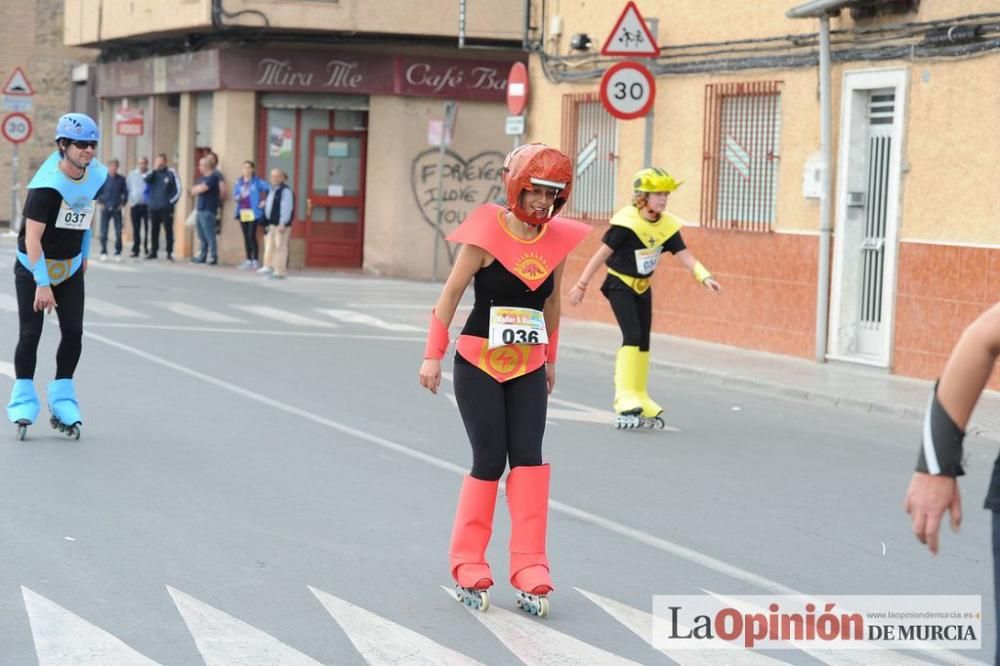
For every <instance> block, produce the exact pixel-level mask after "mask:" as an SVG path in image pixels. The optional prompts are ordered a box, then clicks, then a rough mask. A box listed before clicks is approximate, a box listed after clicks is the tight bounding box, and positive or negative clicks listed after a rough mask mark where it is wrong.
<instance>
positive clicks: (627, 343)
mask: <svg viewBox="0 0 1000 666" xmlns="http://www.w3.org/2000/svg"><path fill="white" fill-rule="evenodd" d="M608 279H609V280H610V279H611V276H608ZM614 279H615V281H616V282H618V281H619V280H618V279H617V278H614ZM601 291H602V292H603V293H604V296H605V297H606V298H607V299H608V302H610V303H611V310H612V311H613V312H614V313H615V319H617V320H618V327H619V328H621V329H622V346H623V347H638V348H639V351H649V329H650V327H651V326H652V324H653V290H652V289H647V290H646V291H644V292H643V293H641V294H637V293H635V292H634V291H632V290H631V289H628V288H625V289H608V288H606V285H605V287H602V288H601Z"/></svg>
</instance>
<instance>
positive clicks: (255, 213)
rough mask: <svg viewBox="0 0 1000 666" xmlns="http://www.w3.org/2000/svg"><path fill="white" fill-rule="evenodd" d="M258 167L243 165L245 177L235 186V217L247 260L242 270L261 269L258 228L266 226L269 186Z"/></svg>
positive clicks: (250, 164) (246, 163) (247, 162)
mask: <svg viewBox="0 0 1000 666" xmlns="http://www.w3.org/2000/svg"><path fill="white" fill-rule="evenodd" d="M255 169H256V166H255V165H254V163H253V162H251V161H250V160H247V161H245V162H244V163H243V175H241V176H240V177H239V178H238V179H237V180H236V184H235V185H233V200H234V201H235V202H236V211H235V212H234V213H233V217H234V218H235V219H236V220H237V221H238V222H239V223H240V229H241V230H242V232H243V247H244V249H245V250H246V254H247V258H246V261H244V262H243V263H242V264H240V265H239V268H240V269H241V270H245V271H253V270H257V269H258V268H260V246H259V244H258V243H257V228H258V227H259V226H263V224H264V199H265V197H266V196H267V193H268V190H270V187H268V184H267V183H265V182H264V181H263V180H262V179H260V178H258V177H257V173H256V170H255Z"/></svg>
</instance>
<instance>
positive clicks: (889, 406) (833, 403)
mask: <svg viewBox="0 0 1000 666" xmlns="http://www.w3.org/2000/svg"><path fill="white" fill-rule="evenodd" d="M560 347H562V348H563V349H570V350H572V351H575V352H582V353H585V354H594V355H599V356H602V357H614V355H615V354H614V352H609V351H606V350H604V349H598V348H594V347H588V346H585V345H579V344H573V343H569V344H567V343H563V344H561V345H560ZM651 363H652V365H654V366H655V367H657V368H660V369H662V370H667V371H670V372H672V373H673V374H676V375H679V376H687V377H697V378H698V379H702V380H705V381H708V382H711V383H714V384H719V385H722V386H727V387H732V388H737V389H741V390H745V391H753V392H756V393H765V394H767V395H773V396H778V397H782V398H792V399H795V400H802V401H805V402H811V403H814V404H822V405H826V406H829V407H838V408H843V409H850V410H852V411H856V412H861V413H865V414H874V415H876V416H882V417H885V418H890V419H896V420H902V421H907V422H912V423H919V422H920V421H921V420H922V419H923V417H924V412H923V410H922V409H914V408H912V407H909V406H905V405H900V404H897V403H891V402H880V401H873V400H864V399H858V398H854V397H851V396H848V395H843V394H839V393H833V392H830V391H820V390H816V389H808V388H803V387H801V386H796V385H793V384H782V383H780V382H774V381H768V380H764V379H753V378H751V377H745V376H741V375H734V374H731V373H726V372H720V371H717V370H710V369H708V368H703V367H699V366H693V365H685V364H683V363H677V362H673V361H663V360H657V359H652V360H651ZM967 434H969V435H973V436H976V437H981V438H983V439H989V440H992V441H997V442H1000V430H998V429H996V428H994V427H990V426H987V425H983V424H981V423H977V422H976V420H975V419H973V421H972V422H971V423H970V424H969V427H968V432H967Z"/></svg>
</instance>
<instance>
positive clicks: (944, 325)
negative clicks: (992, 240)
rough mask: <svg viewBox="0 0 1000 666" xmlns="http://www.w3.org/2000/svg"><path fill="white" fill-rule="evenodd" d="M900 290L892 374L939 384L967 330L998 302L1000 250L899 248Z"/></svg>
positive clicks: (996, 385) (998, 383) (998, 384)
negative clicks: (945, 367)
mask: <svg viewBox="0 0 1000 666" xmlns="http://www.w3.org/2000/svg"><path fill="white" fill-rule="evenodd" d="M898 285H899V287H898V289H897V295H896V324H895V334H894V340H893V346H894V352H893V371H894V372H896V373H898V374H901V375H909V376H912V377H925V378H928V379H931V378H935V377H937V376H938V375H940V374H941V370H942V369H943V368H944V363H945V361H946V360H947V359H948V354H950V353H951V349H952V347H954V346H955V343H956V342H958V338H959V336H960V335H961V334H962V331H963V330H964V329H965V327H966V326H968V325H969V324H970V323H972V320H974V319H975V318H976V317H977V316H979V314H980V313H982V312H983V311H984V310H986V309H987V308H988V307H990V306H991V305H993V304H994V303H996V302H998V301H1000V250H998V249H996V248H986V247H963V246H957V245H938V244H931V243H907V242H903V243H900V245H899V280H898ZM989 388H992V389H1000V378H998V377H997V376H996V375H994V377H993V379H992V380H991V381H990V384H989Z"/></svg>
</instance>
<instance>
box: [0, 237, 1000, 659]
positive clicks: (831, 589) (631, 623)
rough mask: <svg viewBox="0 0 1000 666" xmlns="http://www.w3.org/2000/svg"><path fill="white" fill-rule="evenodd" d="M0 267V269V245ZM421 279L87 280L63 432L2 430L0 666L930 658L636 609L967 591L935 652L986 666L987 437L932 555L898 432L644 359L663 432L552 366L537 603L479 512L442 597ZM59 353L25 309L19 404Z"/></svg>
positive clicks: (7, 302) (10, 322)
mask: <svg viewBox="0 0 1000 666" xmlns="http://www.w3.org/2000/svg"><path fill="white" fill-rule="evenodd" d="M0 254H2V255H3V261H4V262H5V265H8V266H9V265H10V263H11V257H12V245H11V244H10V241H9V239H5V241H4V242H3V244H2V245H0ZM7 275H8V278H7V279H5V280H2V281H0V350H4V349H6V350H7V351H6V352H2V351H0V369H2V368H6V371H5V372H6V373H7V374H10V373H12V365H11V364H12V362H13V349H14V345H15V342H16V331H17V318H16V306H15V305H14V301H13V277H12V276H11V275H10V274H9V273H7ZM437 289H438V286H436V285H431V284H422V283H407V282H401V281H389V280H379V279H374V278H366V277H360V276H344V275H339V276H338V275H333V274H330V275H315V274H314V275H311V276H295V275H294V274H293V277H292V278H290V279H289V280H287V281H285V282H278V281H267V280H264V279H262V278H260V277H259V276H256V275H251V274H246V273H241V272H239V271H236V270H235V269H232V268H219V267H194V266H190V265H181V264H177V265H168V264H166V263H164V262H162V260H161V261H160V262H142V263H122V264H115V263H109V264H101V263H92V266H91V268H90V270H89V273H88V275H87V298H88V310H87V319H86V324H85V328H86V333H85V339H84V352H83V358H82V361H81V363H80V367H79V369H78V372H77V388H78V393H79V396H80V401H81V407H82V410H83V413H84V425H83V436H82V438H81V440H80V441H79V442H76V441H73V440H70V439H68V438H66V437H65V436H63V435H60V434H59V433H57V432H56V431H54V430H52V429H50V428H49V426H48V424H47V418H48V417H47V412H46V411H45V410H44V409H43V413H42V416H41V417H40V423H38V424H36V425H34V426H33V427H32V428H31V429H30V430H29V433H28V439H27V440H26V441H24V442H19V441H17V440H16V438H15V429H14V427H13V426H9V427H10V430H9V433H8V436H7V437H6V438H5V437H0V664H33V663H41V664H43V665H45V664H80V663H92V664H125V663H150V662H157V663H161V664H202V663H208V664H272V663H273V664H298V663H302V664H310V663H317V662H318V663H330V664H333V663H336V664H362V663H366V661H368V662H370V663H386V664H388V663H434V664H442V663H464V662H463V661H462V660H463V659H470V660H476V661H479V662H482V663H487V664H516V663H522V662H525V663H541V662H542V661H544V663H546V664H561V663H565V664H571V663H575V664H584V663H586V664H593V663H603V662H604V661H607V663H626V662H625V660H632V661H633V662H638V663H644V664H647V663H648V664H657V663H672V662H671V659H673V660H675V661H678V662H680V663H690V664H701V663H719V664H725V663H743V662H747V663H751V660H755V661H754V662H753V663H764V662H767V663H777V662H776V661H775V660H777V661H778V662H786V663H796V664H800V663H801V664H813V663H831V664H842V663H857V664H875V663H914V662H912V661H909V660H920V661H929V662H931V663H937V662H939V661H941V659H940V657H941V654H938V653H934V652H925V653H898V652H892V653H887V652H886V653H883V652H879V653H871V652H864V653H859V652H849V651H843V652H839V653H807V652H805V651H802V650H782V651H770V652H767V653H763V654H762V653H754V654H749V653H741V652H725V653H721V654H719V655H715V656H714V660H713V657H712V655H705V654H701V653H697V652H675V653H671V654H670V655H669V656H667V655H665V654H663V653H661V652H658V651H656V650H654V649H653V648H652V647H651V646H650V645H648V644H647V642H646V641H645V640H644V637H648V636H649V629H648V622H649V615H648V613H650V611H651V599H652V596H653V595H661V594H663V595H690V594H708V593H715V594H719V595H740V594H766V593H790V592H792V591H797V592H802V593H807V594H838V595H845V594H976V595H982V596H983V609H984V614H985V621H984V630H985V631H984V637H983V649H982V650H980V651H971V652H965V651H963V652H961V653H951V654H950V655H944V657H945V658H944V661H945V662H949V663H955V659H954V657H955V656H956V654H957V655H958V657H959V658H960V660H964V659H969V660H973V659H975V660H980V661H982V662H990V661H992V654H993V646H994V644H995V642H994V641H995V639H994V634H995V619H994V617H993V611H992V609H993V596H992V571H991V560H990V548H991V546H990V543H991V542H990V539H989V521H988V515H987V513H986V512H985V511H982V510H979V507H980V506H981V501H982V494H983V493H984V492H985V488H986V484H987V481H988V478H987V475H988V473H989V471H990V464H989V462H991V460H992V458H993V457H994V455H995V449H996V446H995V444H992V443H990V442H985V441H971V442H970V445H969V448H970V450H971V452H972V455H973V456H974V458H976V464H974V465H970V466H969V469H970V473H969V475H968V476H967V477H966V478H965V479H963V482H962V484H963V489H965V491H966V495H965V497H964V499H965V507H966V515H965V523H964V525H963V528H962V533H961V535H960V536H954V535H952V534H950V533H948V534H945V535H944V537H943V543H942V552H941V554H940V555H938V556H937V557H935V558H932V557H930V556H929V555H928V554H927V553H926V550H925V549H923V548H922V547H921V546H920V545H919V544H917V543H916V541H915V540H914V538H913V536H912V535H911V533H910V530H909V525H908V523H907V522H906V518H905V516H904V515H903V512H902V495H903V490H904V488H905V486H906V483H907V481H908V478H909V476H910V472H909V470H910V469H912V467H911V464H912V460H913V459H914V457H915V451H916V449H915V443H916V441H917V439H916V438H917V437H918V428H917V427H916V426H914V425H913V424H912V423H907V422H902V421H897V420H890V419H886V418H881V417H878V416H872V415H866V414H860V413H854V412H851V411H849V410H844V409H838V408H834V407H824V406H822V405H815V404H807V403H803V402H798V401H795V400H790V399H779V398H775V397H771V396H763V395H755V394H753V393H752V392H744V391H740V390H733V389H729V388H723V387H720V386H718V385H713V384H708V383H702V382H699V381H697V380H685V381H683V382H679V381H678V380H677V379H676V377H671V376H669V375H667V374H663V373H660V372H658V371H657V370H656V369H655V368H654V370H653V375H652V377H651V386H652V393H653V395H654V397H656V398H657V399H658V400H659V401H660V402H661V403H664V404H665V405H666V406H667V414H668V420H669V423H670V425H671V426H672V427H673V428H674V429H673V430H671V431H666V432H658V433H654V432H631V433H625V432H619V431H616V430H614V428H613V427H612V426H611V421H612V417H611V414H610V412H609V405H608V403H609V402H610V392H611V386H610V383H611V382H610V377H611V372H612V363H613V359H612V357H611V356H610V355H609V354H606V353H604V352H610V351H612V350H594V351H593V352H590V353H583V352H579V351H572V350H568V349H567V350H564V351H563V352H562V353H561V355H560V364H559V369H558V376H557V390H556V393H555V394H554V395H553V399H552V401H551V403H550V419H549V426H548V429H547V436H546V443H545V456H546V458H547V460H548V461H549V462H551V464H552V468H553V481H552V499H553V502H554V503H553V508H552V513H551V517H550V524H549V557H550V560H551V563H552V572H553V576H554V579H555V584H556V588H557V590H556V592H554V593H553V594H552V596H551V603H552V614H551V616H550V617H549V618H546V619H544V620H538V619H536V618H533V617H529V616H527V615H525V614H523V613H520V612H519V611H517V610H516V609H515V607H514V603H513V594H512V592H511V588H510V586H509V584H508V583H507V576H506V566H507V555H506V552H505V550H506V548H505V544H506V540H507V536H508V534H509V530H508V524H509V520H508V518H507V514H506V509H505V508H500V509H498V511H497V519H496V531H495V534H494V541H493V544H492V545H491V548H490V556H491V560H492V562H493V566H494V572H495V574H496V576H495V577H496V579H497V585H496V587H495V588H494V590H493V593H492V598H493V603H494V608H493V609H492V610H490V611H489V612H487V613H485V614H477V613H474V612H470V611H469V610H467V609H465V608H464V607H462V606H461V605H459V604H457V603H456V602H455V601H454V599H451V598H449V596H448V593H447V592H446V591H445V590H443V589H442V587H441V586H445V587H448V586H450V585H451V582H450V578H449V576H448V566H447V543H448V536H449V532H450V529H451V521H452V517H453V512H454V506H455V500H456V498H457V493H458V488H459V485H460V482H461V475H462V474H463V473H465V471H466V470H467V468H468V465H469V462H470V451H469V447H468V443H467V440H466V436H465V432H464V428H463V426H462V423H461V420H460V418H459V416H458V412H457V409H456V408H455V406H454V402H453V400H452V399H451V397H450V394H451V384H450V381H448V380H447V379H446V381H445V382H444V385H443V391H442V394H440V395H438V396H432V395H431V394H429V393H428V392H426V391H424V390H423V389H421V388H420V387H419V385H418V383H417V380H416V372H417V368H418V366H419V362H420V357H421V355H422V349H423V339H424V330H425V322H426V319H427V313H428V311H429V308H430V305H431V303H432V302H433V301H434V299H435V297H436V293H437ZM460 312H462V313H464V312H465V311H464V310H462V311H460ZM564 339H565V334H564ZM57 341H58V327H57V325H56V321H55V318H54V317H51V318H49V319H47V321H46V331H45V334H44V336H43V340H42V345H41V349H40V353H39V367H38V372H37V375H36V378H37V384H38V386H39V390H40V391H42V390H43V387H44V384H45V382H47V381H48V380H49V379H50V378H51V377H52V374H53V371H54V355H55V347H56V344H57ZM654 353H655V350H654ZM450 365H451V364H450V361H449V362H447V363H446V366H445V367H446V370H449V369H450ZM10 382H11V379H10V378H9V377H4V378H0V385H2V386H3V387H5V388H4V389H3V390H9V387H10ZM43 395H44V393H43ZM43 400H44V398H43ZM501 506H503V504H502V503H501ZM936 657H937V658H936Z"/></svg>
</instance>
